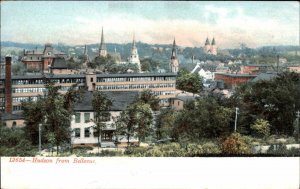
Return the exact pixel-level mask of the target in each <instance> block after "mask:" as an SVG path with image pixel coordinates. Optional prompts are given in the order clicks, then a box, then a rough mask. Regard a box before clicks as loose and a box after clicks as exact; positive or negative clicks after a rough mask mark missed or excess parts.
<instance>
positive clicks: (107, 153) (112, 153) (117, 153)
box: [99, 150, 122, 157]
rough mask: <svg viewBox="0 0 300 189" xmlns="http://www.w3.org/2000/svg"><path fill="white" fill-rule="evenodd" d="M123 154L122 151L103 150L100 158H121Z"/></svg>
mask: <svg viewBox="0 0 300 189" xmlns="http://www.w3.org/2000/svg"><path fill="white" fill-rule="evenodd" d="M121 155H122V152H120V151H112V150H102V151H101V153H100V154H99V156H101V157H107V156H108V157H112V156H121Z"/></svg>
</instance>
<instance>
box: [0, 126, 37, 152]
mask: <svg viewBox="0 0 300 189" xmlns="http://www.w3.org/2000/svg"><path fill="white" fill-rule="evenodd" d="M0 143H1V146H0V156H34V155H35V154H36V152H37V148H35V149H34V146H32V144H31V142H30V141H29V140H28V139H27V137H26V135H25V132H24V130H23V129H21V128H7V127H4V126H2V124H1V121H0Z"/></svg>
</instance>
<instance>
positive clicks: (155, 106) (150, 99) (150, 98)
mask: <svg viewBox="0 0 300 189" xmlns="http://www.w3.org/2000/svg"><path fill="white" fill-rule="evenodd" d="M139 101H141V102H142V103H145V104H149V105H150V107H151V109H152V110H153V111H158V110H159V108H160V106H159V98H158V97H157V96H156V95H153V94H152V91H151V90H149V89H147V90H143V91H142V92H141V94H140V97H139Z"/></svg>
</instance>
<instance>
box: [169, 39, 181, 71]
mask: <svg viewBox="0 0 300 189" xmlns="http://www.w3.org/2000/svg"><path fill="white" fill-rule="evenodd" d="M178 69H179V61H178V59H177V53H176V42H175V37H174V41H173V48H172V55H171V61H170V71H171V72H173V73H177V72H178Z"/></svg>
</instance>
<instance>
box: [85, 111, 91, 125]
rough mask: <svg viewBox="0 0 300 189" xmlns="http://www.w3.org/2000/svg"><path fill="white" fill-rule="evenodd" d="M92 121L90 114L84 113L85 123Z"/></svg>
mask: <svg viewBox="0 0 300 189" xmlns="http://www.w3.org/2000/svg"><path fill="white" fill-rule="evenodd" d="M89 121H90V113H84V122H85V123H87V122H89Z"/></svg>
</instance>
